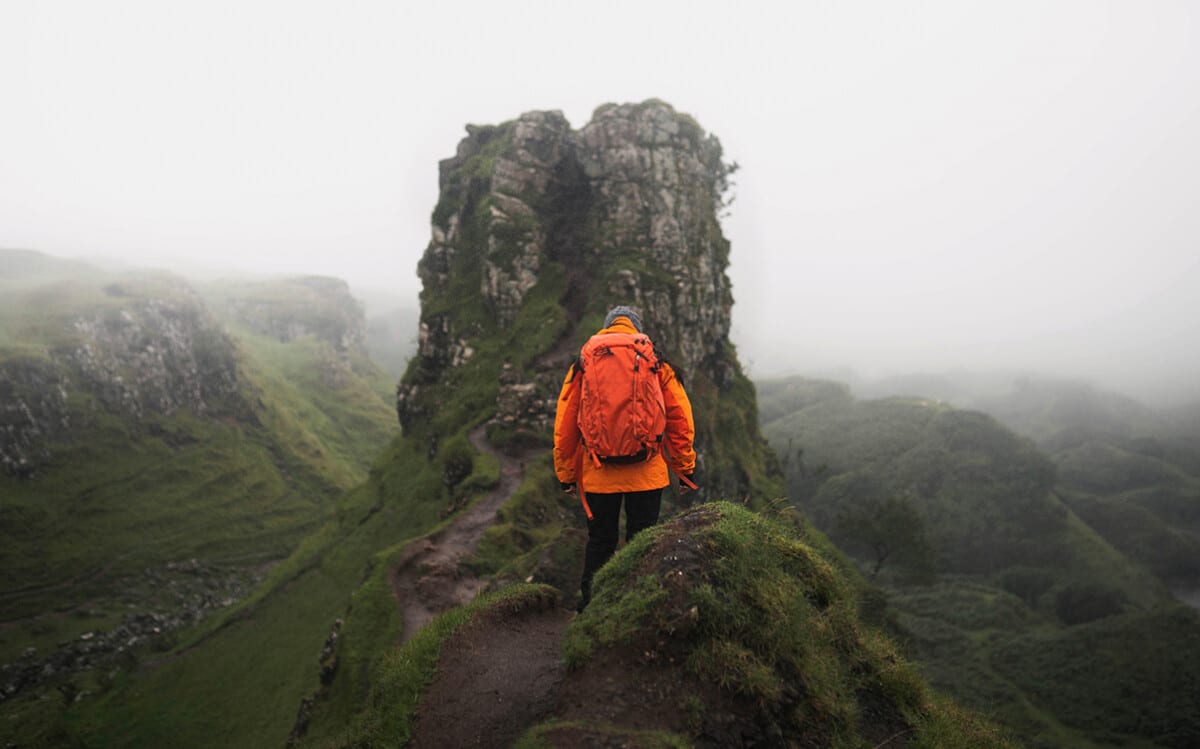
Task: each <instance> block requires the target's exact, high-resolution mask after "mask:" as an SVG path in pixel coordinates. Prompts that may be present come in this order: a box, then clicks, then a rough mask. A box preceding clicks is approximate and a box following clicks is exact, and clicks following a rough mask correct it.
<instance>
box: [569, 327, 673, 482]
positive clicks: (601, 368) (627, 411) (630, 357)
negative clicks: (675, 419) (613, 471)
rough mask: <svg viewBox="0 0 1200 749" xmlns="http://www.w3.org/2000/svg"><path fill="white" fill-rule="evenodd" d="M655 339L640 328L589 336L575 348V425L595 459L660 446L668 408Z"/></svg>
mask: <svg viewBox="0 0 1200 749" xmlns="http://www.w3.org/2000/svg"><path fill="white" fill-rule="evenodd" d="M658 367H659V362H658V356H656V355H655V353H654V344H653V343H651V342H650V339H649V338H647V337H646V336H644V335H642V334H641V333H601V334H596V335H594V336H592V337H591V338H590V339H588V342H587V343H585V344H584V345H583V350H582V351H580V354H579V369H580V372H581V375H582V380H583V385H582V387H583V389H582V393H581V400H580V403H579V431H580V433H581V434H582V435H583V444H584V446H585V447H586V448H587V450H588V452H589V453H591V455H592V459H593V460H595V461H596V462H597V463H633V462H637V461H642V460H649V459H650V458H651V457H653V456H654V455H655V454H657V453H658V451H659V450H660V449H661V448H662V440H663V432H665V431H666V428H667V409H666V406H665V405H664V404H663V392H662V385H661V384H660V383H659V381H658Z"/></svg>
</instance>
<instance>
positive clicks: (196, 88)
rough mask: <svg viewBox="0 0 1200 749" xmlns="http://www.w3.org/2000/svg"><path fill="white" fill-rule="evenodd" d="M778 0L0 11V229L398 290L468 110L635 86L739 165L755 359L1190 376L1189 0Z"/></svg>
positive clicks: (1195, 168) (1195, 375)
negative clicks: (766, 0) (440, 165)
mask: <svg viewBox="0 0 1200 749" xmlns="http://www.w3.org/2000/svg"><path fill="white" fill-rule="evenodd" d="M742 5H751V4H749V3H746V4H742ZM775 5H777V4H775V3H772V4H770V6H769V8H770V9H769V10H768V9H767V8H768V6H767V5H766V4H762V5H761V6H759V7H760V8H761V9H758V10H755V9H753V8H744V7H743V8H740V9H736V10H735V9H734V8H733V3H697V2H625V1H618V2H608V3H587V4H583V3H572V4H568V3H562V2H510V3H490V2H489V3H450V2H446V3H439V4H436V6H435V4H433V3H429V4H420V5H418V4H415V3H399V2H357V3H334V2H329V3H304V2H271V3H265V2H203V3H199V2H196V3H160V2H138V3H122V2H105V3H93V2H72V3H64V2H37V3H33V2H28V3H25V2H7V3H0V102H2V103H3V112H2V115H0V247H9V248H23V249H36V250H41V251H44V252H49V253H52V254H57V255H64V256H69V257H94V256H105V257H109V258H120V259H123V260H126V261H128V262H132V263H139V264H147V265H154V266H162V267H168V268H174V269H179V270H186V269H189V268H205V267H207V268H217V269H224V268H236V269H240V270H242V271H243V272H256V273H323V274H330V275H336V276H341V277H343V278H346V279H347V280H349V281H350V282H351V283H352V284H354V285H356V286H357V287H360V288H368V289H371V288H373V289H381V288H382V289H386V290H388V291H389V292H390V293H391V294H392V295H393V296H394V297H395V299H396V300H397V304H402V303H405V302H411V303H413V304H415V298H416V293H417V290H418V288H419V284H418V281H417V279H416V272H415V268H416V263H417V260H418V259H419V257H420V254H421V252H422V251H423V250H424V248H425V245H426V243H427V242H428V239H429V216H430V213H431V211H432V209H433V206H434V203H435V202H436V199H437V161H438V160H439V159H442V158H446V157H449V156H451V155H453V153H454V150H455V145H456V144H457V142H458V140H459V139H460V138H461V137H462V136H463V134H464V133H463V126H464V125H465V124H466V123H496V122H501V121H504V120H508V119H511V118H513V117H515V116H517V115H518V114H520V113H521V112H524V111H528V110H531V109H560V110H562V111H563V112H564V113H565V114H566V116H567V117H568V119H569V120H570V121H571V123H572V125H573V126H574V127H576V128H578V127H581V126H583V125H584V124H586V122H587V121H588V119H589V118H590V115H591V112H592V110H593V109H594V108H595V107H596V106H598V105H600V104H602V103H604V102H609V101H615V102H624V101H641V100H643V99H646V98H650V97H659V98H662V99H664V100H666V101H668V102H670V103H671V104H672V105H674V106H675V107H676V108H677V109H679V110H680V111H683V112H687V113H689V114H692V115H693V116H695V117H696V119H697V120H698V121H699V122H700V124H701V125H702V126H703V127H704V128H706V129H707V130H708V131H709V132H711V133H713V134H715V135H717V136H718V137H719V138H720V139H721V141H722V143H723V144H724V146H725V151H726V155H727V157H728V158H730V159H732V160H736V161H737V162H739V164H740V165H741V170H740V171H739V172H738V174H737V175H736V183H737V184H736V188H735V193H736V200H735V202H734V203H733V205H732V207H731V214H730V215H729V216H728V217H727V218H726V219H725V220H724V226H725V231H726V234H727V235H728V236H729V238H730V240H731V241H732V243H733V254H732V267H731V269H730V275H731V277H732V279H733V283H734V294H735V297H736V299H737V304H736V306H735V308H734V339H735V341H736V342H737V343H738V344H739V350H740V354H741V358H742V360H743V362H745V363H748V365H749V368H750V370H751V374H752V375H756V376H757V375H769V374H777V373H783V372H789V371H818V370H828V369H832V368H837V367H850V368H854V369H855V370H857V371H859V372H861V373H864V374H868V375H870V374H886V373H889V372H896V371H908V370H937V369H943V368H948V367H962V368H968V369H975V370H979V369H991V368H1005V369H1022V368H1028V369H1034V370H1038V371H1044V372H1050V373H1057V374H1066V375H1076V376H1079V375H1082V376H1087V377H1089V378H1091V379H1093V380H1096V381H1098V382H1100V383H1102V384H1105V385H1108V386H1110V387H1114V388H1118V389H1123V390H1126V391H1129V392H1135V394H1138V395H1140V396H1142V397H1145V398H1147V399H1150V400H1156V399H1157V400H1162V399H1163V398H1165V397H1166V396H1167V395H1170V394H1173V393H1175V392H1177V391H1178V389H1180V388H1184V387H1192V386H1195V384H1196V383H1197V382H1200V301H1198V298H1200V145H1198V136H1197V133H1200V29H1198V26H1197V20H1198V18H1197V17H1198V15H1200V11H1197V10H1196V6H1195V5H1194V4H1191V3H1188V2H1183V1H1179V2H1162V1H1159V2H1152V3H1137V2H1092V1H1087V2H1011V1H1006V2H993V3H973V2H970V3H962V2H938V3H903V2H900V3H898V2H879V3H848V2H837V3H824V2H821V3H818V2H800V3H794V4H791V5H792V6H794V7H779V8H776V7H775ZM781 5H786V4H781ZM1193 392H1194V391H1193Z"/></svg>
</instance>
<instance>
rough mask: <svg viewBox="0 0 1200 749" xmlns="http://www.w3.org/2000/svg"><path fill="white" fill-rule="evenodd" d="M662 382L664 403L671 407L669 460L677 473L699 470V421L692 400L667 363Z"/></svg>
mask: <svg viewBox="0 0 1200 749" xmlns="http://www.w3.org/2000/svg"><path fill="white" fill-rule="evenodd" d="M658 381H659V383H661V384H662V390H663V403H664V405H666V407H667V434H666V437H665V439H666V443H667V455H668V460H669V461H670V463H671V468H672V469H673V470H674V471H675V473H677V474H680V475H683V476H687V475H690V474H691V473H692V472H693V471H695V470H696V449H695V441H696V423H695V421H693V420H692V402H691V401H690V400H688V396H687V393H686V392H685V391H684V389H683V385H682V384H681V383H680V382H679V380H678V379H677V378H676V377H675V370H673V369H671V365H669V364H667V363H665V362H664V363H663V366H662V367H661V368H660V369H659V370H658Z"/></svg>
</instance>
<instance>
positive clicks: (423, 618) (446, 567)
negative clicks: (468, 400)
mask: <svg viewBox="0 0 1200 749" xmlns="http://www.w3.org/2000/svg"><path fill="white" fill-rule="evenodd" d="M468 436H469V439H470V441H471V444H472V445H474V447H475V449H476V450H479V451H480V452H483V453H487V454H488V455H491V456H493V457H495V458H496V459H497V460H498V461H499V462H500V483H499V484H498V485H497V486H496V488H495V489H494V490H492V492H491V494H488V495H487V496H486V497H484V498H483V499H482V500H479V501H478V502H476V503H475V504H474V505H472V506H471V507H469V508H468V509H466V510H464V511H463V512H461V513H459V514H458V515H457V516H455V518H454V520H453V521H452V522H451V523H450V524H449V525H447V526H446V527H445V528H442V529H441V530H439V531H437V532H435V533H432V534H430V535H429V536H426V537H425V538H423V539H420V540H418V541H415V542H413V543H412V544H410V545H409V548H408V549H406V550H405V551H404V554H403V555H402V556H401V558H400V562H399V564H397V565H396V567H395V568H394V569H393V570H392V575H391V581H392V591H393V592H394V593H395V595H396V601H397V603H398V604H399V606H400V610H401V612H402V614H403V617H404V634H403V635H402V636H401V642H405V641H407V640H408V639H409V638H411V637H412V636H413V635H414V634H416V632H417V630H419V629H420V628H421V627H423V626H425V625H426V624H428V623H429V620H430V619H432V618H433V617H434V616H435V615H437V614H439V613H441V612H443V611H447V610H449V609H452V608H454V607H455V606H461V605H462V604H464V603H468V602H469V601H470V600H471V599H472V598H474V597H475V596H476V594H478V593H479V591H480V590H482V589H483V587H484V586H485V585H486V584H487V581H486V580H481V579H479V578H477V577H474V576H471V575H469V574H467V573H465V572H464V571H463V570H461V569H460V563H461V562H462V561H463V560H464V559H465V558H466V557H468V556H469V555H470V554H471V553H473V552H474V551H475V549H476V547H478V546H479V540H480V538H482V537H483V532H484V531H485V530H487V529H488V527H490V526H491V525H492V523H493V522H494V520H495V518H496V511H497V510H499V509H500V507H501V506H502V505H503V504H504V503H505V502H506V501H507V500H508V498H509V497H511V496H512V495H513V492H515V491H516V490H517V487H518V486H520V484H521V478H522V477H523V474H524V465H525V463H526V462H528V461H532V460H534V459H535V458H536V457H537V456H538V455H539V454H541V453H543V452H545V448H541V449H538V450H527V451H525V452H523V453H520V454H518V455H516V456H510V455H507V454H504V453H502V452H500V451H499V450H496V449H495V448H494V447H492V445H491V444H490V443H489V442H488V441H487V437H486V436H485V433H484V427H483V426H479V427H476V428H475V429H473V430H472V431H471V433H470V434H469V435H468Z"/></svg>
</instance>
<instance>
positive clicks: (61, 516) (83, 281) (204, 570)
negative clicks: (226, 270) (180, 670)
mask: <svg viewBox="0 0 1200 749" xmlns="http://www.w3.org/2000/svg"><path fill="white" fill-rule="evenodd" d="M0 268H3V269H4V271H3V277H2V283H3V285H4V294H3V297H2V300H0V498H2V501H0V603H2V607H0V608H2V609H3V612H4V613H3V617H2V619H3V621H2V622H0V663H7V664H10V666H11V668H10V669H9V670H7V671H6V672H5V675H4V677H3V678H2V679H0V693H7V696H9V697H13V696H15V695H16V694H17V693H18V692H21V691H24V690H25V689H26V688H32V687H33V686H36V683H37V682H38V681H39V680H40V677H37V678H34V677H30V676H29V674H30V673H32V672H33V671H37V672H39V673H40V672H45V673H47V674H52V673H67V674H70V673H80V672H83V671H86V670H89V669H96V668H100V667H101V666H102V665H103V664H104V663H105V662H108V661H110V660H111V658H112V657H114V654H116V653H117V652H119V651H124V650H125V649H127V648H128V647H129V645H130V643H141V645H142V646H143V647H144V646H145V644H146V643H149V642H150V640H155V642H156V643H157V647H160V648H165V647H169V646H170V644H171V643H172V642H173V640H172V639H171V638H173V637H174V634H172V633H173V632H175V631H176V630H179V629H180V628H181V627H183V626H185V625H190V624H192V623H194V622H195V621H196V620H197V619H198V618H200V617H202V616H205V615H210V614H213V613H215V612H218V611H221V610H224V609H226V608H227V607H229V606H231V605H232V604H233V603H234V602H235V601H237V600H238V599H240V598H242V597H244V596H246V595H247V594H248V593H249V591H250V589H251V588H252V587H253V585H254V583H255V581H257V580H258V579H260V578H261V577H262V576H263V575H264V574H265V573H266V571H267V569H269V567H270V566H271V565H272V564H274V563H275V562H277V561H278V560H280V559H282V558H283V557H286V556H287V555H288V554H289V553H290V552H291V551H292V549H293V548H294V546H295V545H296V543H298V542H299V541H300V539H301V538H303V537H304V536H305V535H306V534H307V533H308V532H309V531H311V530H312V529H313V528H315V527H316V526H317V525H318V524H319V523H320V522H321V521H322V520H323V519H324V518H325V517H327V516H328V514H329V512H330V511H331V510H332V507H333V502H334V500H335V499H336V498H337V497H338V496H339V495H340V494H341V493H342V492H344V491H345V490H346V489H348V488H350V487H351V486H354V485H355V484H358V483H360V482H361V481H362V480H363V479H364V478H365V477H366V475H367V469H368V467H369V465H370V463H371V460H372V459H373V457H374V455H375V454H376V453H377V452H378V450H379V449H380V448H381V447H382V446H383V445H385V444H386V443H387V441H388V440H389V439H390V437H391V436H392V435H393V434H394V433H396V432H397V431H398V425H397V424H396V421H395V415H394V412H393V410H392V407H391V399H392V387H391V382H390V378H388V377H387V376H386V375H384V373H383V372H382V371H381V370H380V369H379V368H378V367H376V366H375V365H374V364H372V363H371V362H370V360H369V359H368V357H367V355H366V352H365V349H364V347H363V344H362V339H363V336H364V321H363V318H362V312H361V309H359V308H357V307H356V306H355V305H354V304H353V300H352V299H351V298H350V297H349V295H348V293H347V291H346V288H345V284H344V283H341V282H338V281H335V280H333V279H298V280H294V281H280V282H273V283H263V284H254V285H249V284H247V285H240V286H237V287H232V286H223V287H222V286H215V287H212V288H206V289H203V290H202V291H203V293H201V291H199V290H197V289H196V288H194V287H192V286H191V285H189V284H188V283H187V282H185V281H183V280H182V279H179V278H177V277H174V276H171V275H169V274H165V273H159V274H153V273H138V274H108V273H104V272H101V271H98V270H96V269H94V268H91V267H88V266H83V265H80V264H76V263H72V262H61V261H58V260H56V259H55V258H52V257H49V256H45V255H39V254H36V253H28V252H19V253H13V252H9V251H0ZM281 299H286V300H291V301H290V302H289V304H290V306H287V307H284V306H281V305H280V304H279V300H281ZM81 636H82V637H85V638H86V639H84V640H80V638H81ZM31 648H32V649H34V650H35V651H36V652H34V651H30V650H29V649H31ZM27 651H29V652H28V653H27ZM31 679H32V681H31ZM10 687H11V688H12V691H11V692H10V691H9V688H10ZM81 688H82V687H81Z"/></svg>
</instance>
